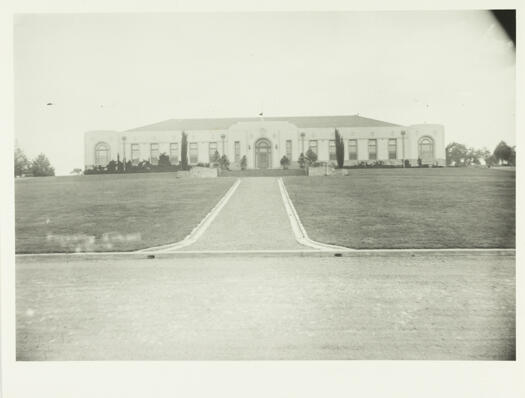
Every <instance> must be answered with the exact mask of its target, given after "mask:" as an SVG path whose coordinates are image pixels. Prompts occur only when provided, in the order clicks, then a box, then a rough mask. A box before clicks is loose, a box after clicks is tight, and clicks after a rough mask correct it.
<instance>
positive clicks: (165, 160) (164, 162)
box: [158, 153, 171, 168]
mask: <svg viewBox="0 0 525 398" xmlns="http://www.w3.org/2000/svg"><path fill="white" fill-rule="evenodd" d="M158 166H159V167H164V168H169V167H170V166H171V162H170V157H169V156H168V155H167V154H165V153H161V154H160V156H159V164H158Z"/></svg>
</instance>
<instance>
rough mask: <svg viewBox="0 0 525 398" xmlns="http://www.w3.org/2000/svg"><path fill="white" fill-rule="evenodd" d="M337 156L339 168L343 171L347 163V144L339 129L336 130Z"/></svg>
mask: <svg viewBox="0 0 525 398" xmlns="http://www.w3.org/2000/svg"><path fill="white" fill-rule="evenodd" d="M335 156H336V159H337V167H339V168H340V169H341V168H342V167H343V166H344V163H345V143H344V141H343V137H342V136H341V134H339V130H337V129H335Z"/></svg>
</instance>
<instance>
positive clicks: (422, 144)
mask: <svg viewBox="0 0 525 398" xmlns="http://www.w3.org/2000/svg"><path fill="white" fill-rule="evenodd" d="M419 158H420V159H421V160H423V161H432V160H434V140H433V139H432V138H430V137H423V138H421V139H420V140H419Z"/></svg>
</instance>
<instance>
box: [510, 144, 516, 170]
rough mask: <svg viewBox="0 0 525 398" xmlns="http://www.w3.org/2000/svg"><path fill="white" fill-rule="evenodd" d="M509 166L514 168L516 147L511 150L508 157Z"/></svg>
mask: <svg viewBox="0 0 525 398" xmlns="http://www.w3.org/2000/svg"><path fill="white" fill-rule="evenodd" d="M509 164H510V165H511V166H516V146H513V147H512V148H511V152H510V157H509Z"/></svg>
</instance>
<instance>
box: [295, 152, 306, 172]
mask: <svg viewBox="0 0 525 398" xmlns="http://www.w3.org/2000/svg"><path fill="white" fill-rule="evenodd" d="M297 163H299V167H300V168H301V169H304V165H305V163H306V160H305V158H304V154H303V153H301V154H300V155H299V159H298V160H297Z"/></svg>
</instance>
